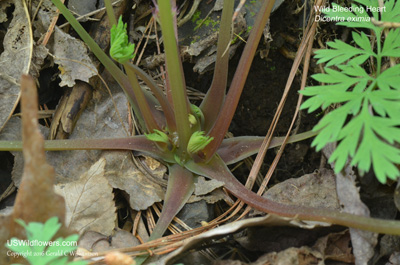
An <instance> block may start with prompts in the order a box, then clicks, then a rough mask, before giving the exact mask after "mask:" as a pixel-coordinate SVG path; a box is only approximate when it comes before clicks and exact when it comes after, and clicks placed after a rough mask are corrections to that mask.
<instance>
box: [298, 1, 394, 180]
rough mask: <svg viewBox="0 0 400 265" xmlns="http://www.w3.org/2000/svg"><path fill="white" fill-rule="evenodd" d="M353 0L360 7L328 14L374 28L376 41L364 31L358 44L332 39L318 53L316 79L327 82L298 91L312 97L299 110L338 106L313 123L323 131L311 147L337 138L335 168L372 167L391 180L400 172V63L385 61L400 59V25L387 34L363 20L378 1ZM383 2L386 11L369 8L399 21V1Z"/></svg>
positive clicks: (347, 23)
mask: <svg viewBox="0 0 400 265" xmlns="http://www.w3.org/2000/svg"><path fill="white" fill-rule="evenodd" d="M355 2H357V3H359V4H361V5H356V4H353V5H352V7H353V12H346V11H343V12H334V11H333V9H331V10H329V11H327V12H326V15H327V16H330V17H334V16H338V17H340V16H342V17H344V18H345V20H346V21H344V22H339V23H337V24H339V25H344V26H347V27H359V28H367V29H370V30H373V31H374V33H375V35H376V36H377V38H376V40H377V44H373V41H374V39H369V37H368V35H367V34H366V33H364V32H361V33H356V32H352V38H353V42H351V43H354V45H356V46H358V47H354V46H352V45H350V44H347V43H344V42H343V41H340V40H335V41H333V42H329V43H328V47H329V48H330V49H325V50H320V51H318V52H317V53H316V56H315V58H317V59H318V63H325V64H326V67H325V68H324V70H325V73H321V74H315V75H313V76H312V77H313V79H315V80H316V81H318V82H320V83H324V84H325V85H319V86H313V87H307V88H306V89H305V90H304V91H302V92H300V93H302V94H303V95H305V96H308V97H309V98H308V99H307V100H306V101H305V102H304V103H303V105H302V106H301V108H302V109H308V111H309V112H312V111H314V110H316V109H318V108H322V109H323V110H325V109H327V108H328V107H329V106H332V105H333V104H340V105H337V106H336V108H335V109H333V110H332V111H330V112H329V113H328V114H327V115H325V116H324V117H323V118H322V119H321V120H320V122H319V123H318V124H317V125H316V126H315V128H314V130H315V131H319V133H318V135H317V137H316V138H315V139H314V141H313V143H312V145H313V146H315V147H316V149H317V150H320V149H322V148H323V147H324V146H326V145H327V144H328V143H332V142H337V148H336V149H335V151H334V152H333V153H332V155H331V157H330V162H333V163H334V164H335V171H336V172H339V171H341V170H342V169H343V168H344V167H345V165H346V164H349V165H351V166H357V167H358V168H359V169H360V170H362V171H368V170H370V169H373V170H374V172H375V175H376V177H377V178H378V180H379V181H380V182H382V183H385V182H386V180H387V178H390V179H397V178H398V177H399V176H400V171H399V168H398V167H396V164H400V147H399V146H400V64H398V65H394V66H392V67H389V68H388V69H386V70H384V68H383V67H382V63H383V62H384V61H383V59H384V58H385V57H386V58H387V59H386V60H388V58H389V57H400V29H391V30H389V31H388V33H387V35H386V36H384V35H383V34H382V32H383V28H380V27H378V26H376V25H375V24H373V23H372V22H371V21H364V22H363V20H362V18H366V16H368V13H367V12H362V10H363V8H364V11H365V10H366V7H367V6H368V7H379V4H378V1H376V0H355ZM332 5H333V6H334V7H335V4H332ZM384 5H385V7H386V12H382V14H380V13H381V12H375V11H372V12H370V14H372V16H373V17H374V19H376V20H379V18H380V17H381V18H382V20H384V19H388V20H385V22H397V21H398V20H400V13H399V11H400V4H398V3H396V2H395V1H393V0H389V1H386V2H385V3H384ZM383 14H385V15H383ZM360 18H361V19H360ZM389 19H390V20H391V21H389ZM367 59H372V60H370V61H369V62H372V64H374V65H376V67H370V66H369V65H368V67H366V66H367V65H366V64H365V62H366V61H367ZM365 69H367V70H370V69H372V70H373V71H372V72H367V71H366V70H365ZM375 69H376V70H375Z"/></svg>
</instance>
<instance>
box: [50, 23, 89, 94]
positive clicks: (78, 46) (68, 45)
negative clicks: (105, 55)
mask: <svg viewBox="0 0 400 265" xmlns="http://www.w3.org/2000/svg"><path fill="white" fill-rule="evenodd" d="M50 50H51V52H52V54H53V55H54V56H55V57H54V62H55V63H56V64H58V65H59V69H60V70H61V74H60V78H61V82H60V86H61V87H63V86H69V87H72V86H74V85H75V80H81V81H84V82H87V83H89V79H90V78H91V77H92V76H95V75H96V74H97V70H96V67H95V66H94V64H93V63H92V60H91V59H90V58H89V56H88V50H87V48H86V46H85V44H84V43H83V42H82V41H81V40H78V39H76V38H74V37H71V36H70V35H69V34H67V33H65V32H63V31H62V30H60V29H59V28H58V27H56V28H55V29H54V44H53V47H52V49H50Z"/></svg>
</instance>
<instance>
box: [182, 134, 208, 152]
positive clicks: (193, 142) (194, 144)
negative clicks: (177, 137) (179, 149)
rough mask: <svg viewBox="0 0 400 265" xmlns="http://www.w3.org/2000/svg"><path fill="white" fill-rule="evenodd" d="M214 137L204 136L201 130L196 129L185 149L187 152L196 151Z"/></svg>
mask: <svg viewBox="0 0 400 265" xmlns="http://www.w3.org/2000/svg"><path fill="white" fill-rule="evenodd" d="M213 139H214V138H213V137H210V136H204V132H203V131H196V132H194V133H193V134H192V136H191V137H190V139H189V143H188V145H187V151H188V153H189V154H194V153H197V152H198V151H201V150H203V149H204V147H206V146H207V145H208V144H209V143H210V142H211V141H212V140H213Z"/></svg>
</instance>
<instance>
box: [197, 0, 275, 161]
mask: <svg viewBox="0 0 400 265" xmlns="http://www.w3.org/2000/svg"><path fill="white" fill-rule="evenodd" d="M274 3H275V0H264V2H263V4H262V6H261V9H260V11H259V12H258V14H257V17H256V21H255V23H254V26H253V29H252V30H251V33H250V36H249V38H248V40H247V44H246V46H245V48H244V50H243V53H242V56H241V57H240V61H239V65H238V67H237V69H236V72H235V75H234V77H233V80H232V83H231V86H230V88H229V91H228V94H227V96H226V99H225V102H224V105H223V107H222V109H221V111H220V112H219V115H218V118H217V119H216V121H215V125H214V126H213V128H212V129H211V131H210V133H209V136H211V137H214V140H213V141H212V142H211V143H210V144H209V145H208V146H206V148H205V149H204V150H203V153H204V154H205V157H206V161H207V160H209V159H211V157H212V156H213V155H214V154H215V152H216V151H217V149H218V147H219V145H220V144H221V142H222V140H223V139H224V137H225V134H226V132H227V131H228V128H229V125H230V124H231V121H232V119H233V115H234V114H235V110H236V107H237V105H238V103H239V98H240V95H241V94H242V91H243V87H244V84H245V82H246V78H247V75H248V73H249V71H250V66H251V63H252V62H253V58H254V54H255V52H256V50H257V46H258V42H259V40H260V38H261V35H262V33H263V30H264V27H265V24H266V23H267V21H268V18H269V15H270V13H271V10H272V7H273V6H274Z"/></svg>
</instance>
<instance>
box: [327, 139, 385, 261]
mask: <svg viewBox="0 0 400 265" xmlns="http://www.w3.org/2000/svg"><path fill="white" fill-rule="evenodd" d="M335 148H336V145H335V144H329V145H327V146H326V147H324V149H323V152H324V155H325V156H326V157H327V158H328V159H329V157H330V155H331V154H332V152H333V150H334V149H335ZM331 167H332V168H333V167H334V163H331ZM342 172H344V174H343V173H342ZM336 190H337V196H338V199H339V201H340V204H341V205H342V206H343V211H344V212H347V213H351V214H356V215H363V216H370V212H369V209H368V207H367V206H366V205H365V204H364V203H363V202H362V201H361V199H360V194H359V188H358V187H357V186H356V176H355V175H354V171H353V169H352V167H351V166H350V165H349V164H347V165H346V166H345V168H344V169H343V170H342V171H341V172H339V173H338V174H336ZM350 236H351V243H352V245H353V253H354V257H355V264H360V265H361V264H367V263H368V261H369V260H370V259H371V258H372V257H373V256H374V248H375V246H376V244H377V243H378V234H376V233H372V232H369V231H364V230H359V229H354V228H350Z"/></svg>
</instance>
